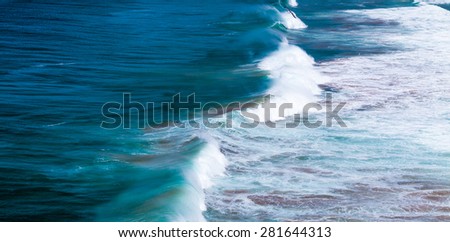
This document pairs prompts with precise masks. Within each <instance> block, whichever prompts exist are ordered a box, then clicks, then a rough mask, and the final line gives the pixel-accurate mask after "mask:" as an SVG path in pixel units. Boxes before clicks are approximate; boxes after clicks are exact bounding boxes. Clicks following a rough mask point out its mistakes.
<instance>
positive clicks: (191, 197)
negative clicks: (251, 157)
mask: <svg viewBox="0 0 450 242" xmlns="http://www.w3.org/2000/svg"><path fill="white" fill-rule="evenodd" d="M201 138H202V139H203V140H204V141H205V142H206V144H205V146H204V147H202V149H201V150H200V152H199V153H198V154H197V156H196V157H195V158H194V159H193V167H192V168H191V169H189V170H188V171H186V172H185V177H186V179H187V181H188V184H189V185H190V186H189V188H188V189H187V191H188V192H187V194H186V196H185V197H184V198H183V199H186V200H188V201H189V202H186V201H184V202H183V203H184V204H189V205H191V206H190V207H189V209H187V208H186V207H184V208H183V209H184V210H189V212H188V213H187V212H186V211H180V213H178V214H179V217H178V218H175V219H174V220H175V221H205V218H204V216H203V212H204V211H206V204H205V189H208V188H210V187H211V186H213V185H214V182H213V180H214V179H215V178H217V177H220V176H223V175H224V174H225V167H226V166H227V164H228V160H227V158H226V157H225V155H224V154H222V152H221V151H220V145H219V143H218V142H217V141H216V140H215V139H214V138H213V137H211V136H207V135H203V136H202V137H201Z"/></svg>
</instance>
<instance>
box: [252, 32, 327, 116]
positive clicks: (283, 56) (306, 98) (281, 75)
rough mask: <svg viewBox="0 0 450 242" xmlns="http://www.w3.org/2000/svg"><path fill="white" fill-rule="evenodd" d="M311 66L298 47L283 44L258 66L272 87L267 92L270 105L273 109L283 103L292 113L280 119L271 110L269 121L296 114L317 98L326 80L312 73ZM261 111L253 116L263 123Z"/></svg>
mask: <svg viewBox="0 0 450 242" xmlns="http://www.w3.org/2000/svg"><path fill="white" fill-rule="evenodd" d="M314 64H315V62H314V59H313V58H312V57H311V56H309V55H308V54H307V53H306V52H305V51H304V50H303V49H301V48H300V47H297V46H295V45H290V44H289V43H288V41H287V40H284V41H283V42H281V44H280V47H279V49H278V50H276V51H275V52H273V53H272V54H270V55H269V56H267V57H266V58H264V59H263V60H262V61H261V62H260V63H259V64H258V68H259V69H261V70H263V71H268V72H269V78H271V79H272V80H273V85H272V86H271V87H270V88H269V90H268V91H267V94H269V95H272V100H271V101H272V102H275V103H276V104H277V107H280V106H281V105H282V104H284V103H289V104H292V109H287V110H285V113H284V116H283V117H280V115H279V114H278V113H275V112H277V111H278V110H276V109H275V110H273V113H270V117H271V118H270V119H271V120H280V119H284V118H285V117H286V116H292V115H294V114H296V113H300V112H301V111H302V109H303V107H304V105H306V104H308V103H311V102H314V101H315V99H316V98H315V95H318V94H320V88H319V87H318V84H321V83H324V82H326V78H325V77H324V76H323V75H321V74H320V73H319V72H318V71H317V70H316V69H315V67H314ZM262 111H263V110H258V111H257V114H258V115H259V116H260V118H261V120H266V118H263V117H262V116H263V115H262Z"/></svg>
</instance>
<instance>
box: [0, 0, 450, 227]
mask: <svg viewBox="0 0 450 242" xmlns="http://www.w3.org/2000/svg"><path fill="white" fill-rule="evenodd" d="M429 2H433V1H429ZM436 2H437V1H436ZM440 3H442V4H441V5H431V4H425V3H419V2H414V1H400V0H398V1H377V0H367V1H356V0H355V1H350V0H345V1H337V0H335V1H331V0H329V1H313V0H311V1H308V0H303V1H298V6H295V4H292V2H291V5H289V3H288V2H287V1H286V2H278V1H268V0H267V1H266V0H259V1H257V0H255V1H244V0H242V1H236V0H218V1H209V2H205V1H202V2H200V1H192V0H189V1H186V0H185V1H178V0H176V1H160V0H154V1H133V2H131V3H130V2H128V3H126V4H125V3H123V2H121V1H109V2H108V3H102V2H101V3H86V2H84V1H75V2H74V1H60V2H58V3H57V4H55V3H51V2H50V1H48V2H47V1H40V2H38V3H37V2H32V3H29V2H22V1H1V2H0V20H1V21H0V32H1V33H2V34H1V35H0V56H1V58H0V62H1V65H0V85H1V90H2V92H1V94H0V104H1V116H0V119H1V123H2V125H1V126H0V128H1V136H0V137H1V138H0V147H1V149H0V157H1V160H0V220H1V221H204V220H206V221H450V217H449V215H448V214H449V212H450V207H449V205H448V204H449V201H450V179H449V178H450V149H449V147H450V136H449V133H448V130H450V122H449V121H450V112H449V108H448V105H449V101H450V96H449V94H448V90H450V84H449V83H450V82H449V81H450V74H449V73H450V63H449V62H450V60H449V59H448V56H450V47H449V46H450V40H449V38H448V36H449V34H450V33H449V31H450V30H449V28H448V26H450V12H448V10H446V9H448V4H444V3H445V1H440ZM284 7H289V8H290V9H291V10H292V11H293V13H295V15H296V16H297V18H294V17H293V15H292V14H290V13H289V12H287V10H286V9H285V8H284ZM309 56H310V57H309ZM312 58H313V59H314V60H315V62H312ZM320 84H322V85H326V86H329V87H332V88H331V89H329V88H328V89H326V90H322V89H320V88H319V87H318V85H320ZM327 90H337V91H333V92H332V94H333V99H334V101H335V102H346V106H345V108H343V110H342V113H341V115H342V118H343V120H344V121H345V123H346V124H347V127H346V128H343V127H339V126H338V125H333V126H332V127H319V128H316V129H308V128H306V127H304V126H300V127H298V128H295V129H286V128H275V129H273V128H268V127H264V126H258V127H257V128H254V129H243V128H239V127H238V126H237V125H236V126H234V127H233V128H219V129H209V128H206V127H202V128H200V129H196V128H177V127H171V128H166V129H145V130H142V129H138V128H137V119H138V117H136V115H135V113H131V118H132V120H133V121H136V122H132V123H133V125H132V128H131V129H122V128H119V129H114V130H110V129H102V128H101V127H100V124H101V122H102V121H104V117H103V116H102V114H101V107H102V105H103V104H104V103H107V102H111V101H114V102H121V100H122V94H123V93H131V94H132V98H133V100H134V101H140V102H155V103H161V102H168V101H170V100H171V99H172V96H173V95H175V94H177V93H181V95H182V96H184V97H186V96H187V95H189V94H191V93H195V94H196V100H197V101H200V102H202V103H204V102H208V101H214V102H219V103H223V104H226V103H230V102H233V101H248V100H259V99H260V97H261V96H262V95H265V94H271V95H273V98H274V101H275V102H277V103H284V102H289V103H293V104H294V106H295V107H300V106H302V105H304V104H305V103H307V102H318V103H324V102H325V101H326V100H325V95H326V94H327V93H329V92H330V91H327ZM161 110H162V109H161V107H160V106H158V105H157V109H156V111H155V112H156V114H157V116H158V117H159V115H160V114H161V112H163V111H161ZM254 111H255V112H259V111H258V110H254ZM293 112H294V113H295V110H294V111H293ZM294 113H292V114H294ZM231 114H232V115H233V122H235V123H240V122H242V121H243V117H242V115H241V114H240V112H239V111H233V112H232V113H231ZM324 116H325V114H324V113H323V112H318V113H315V114H313V117H314V118H317V119H318V120H321V119H323V118H324ZM162 117H163V116H162ZM139 118H142V117H139ZM194 118H196V119H198V118H199V117H194ZM160 119H161V120H158V121H169V122H170V121H171V120H170V119H171V117H169V120H166V118H164V117H163V118H160ZM291 120H292V116H289V117H287V118H286V119H280V120H278V121H277V125H278V126H283V125H284V124H285V123H286V122H289V121H291Z"/></svg>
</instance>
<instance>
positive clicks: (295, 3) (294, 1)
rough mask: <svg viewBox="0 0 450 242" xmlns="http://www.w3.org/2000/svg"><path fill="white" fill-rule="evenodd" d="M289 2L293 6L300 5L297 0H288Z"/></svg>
mask: <svg viewBox="0 0 450 242" xmlns="http://www.w3.org/2000/svg"><path fill="white" fill-rule="evenodd" d="M288 4H289V6H291V7H297V6H298V3H297V1H296V0H289V1H288Z"/></svg>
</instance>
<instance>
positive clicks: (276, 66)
mask: <svg viewBox="0 0 450 242" xmlns="http://www.w3.org/2000/svg"><path fill="white" fill-rule="evenodd" d="M344 13H346V14H348V15H347V16H346V17H348V18H359V20H361V21H359V22H361V23H364V22H365V21H371V22H375V23H377V25H376V26H369V27H367V26H363V27H361V29H357V30H355V32H352V33H351V34H353V35H356V36H358V37H360V39H363V40H364V41H367V42H368V43H377V44H379V45H386V46H391V45H395V46H398V50H397V51H389V50H387V51H386V52H387V53H383V54H373V55H367V56H355V57H349V58H340V59H335V60H332V61H329V62H322V63H319V65H318V67H317V68H314V61H313V60H312V58H310V57H308V55H307V54H306V53H305V52H304V51H302V50H301V49H297V48H294V47H293V46H291V45H289V44H288V43H287V42H285V43H283V44H281V46H280V48H279V50H278V51H275V52H273V53H272V54H270V55H269V56H268V57H266V58H265V59H263V60H262V61H261V62H260V64H259V66H258V67H259V68H261V69H262V70H266V71H268V73H269V76H270V78H271V79H272V80H273V85H272V87H271V88H270V89H269V90H268V93H274V96H275V97H288V98H287V99H291V100H292V99H293V100H296V101H298V102H302V101H304V100H303V99H302V98H299V96H298V95H295V93H302V94H306V95H305V96H304V97H308V98H312V99H314V98H317V97H315V96H314V93H316V92H315V91H316V90H315V89H314V88H309V87H310V86H313V83H314V82H316V83H320V80H323V79H322V78H320V76H323V75H322V74H320V73H324V74H325V75H326V76H327V77H329V78H330V79H329V80H327V82H328V83H329V84H330V85H333V86H335V87H336V88H337V89H340V92H339V93H334V96H333V98H334V100H335V102H338V101H345V102H347V105H346V107H345V109H344V110H343V112H342V115H343V117H344V121H345V122H346V123H347V124H348V128H340V127H330V128H319V129H307V128H304V127H299V128H296V129H271V128H267V127H258V128H255V129H251V130H246V129H239V128H237V129H233V130H218V132H220V133H221V136H220V137H221V138H220V140H221V145H222V147H223V148H224V150H225V155H226V157H227V158H228V160H230V165H229V167H228V171H229V173H230V176H229V177H226V178H223V179H222V180H221V182H220V183H218V185H217V186H215V187H213V188H212V189H211V190H209V191H208V196H207V204H208V207H209V208H211V210H212V212H210V213H208V219H209V220H213V221H216V220H224V219H229V220H242V219H243V218H245V220H249V221H261V220H264V221H272V220H276V221H293V220H295V221H297V220H299V221H310V220H312V221H407V220H412V221H417V220H419V221H441V220H448V219H449V217H448V211H449V209H450V208H449V206H448V199H449V197H448V194H449V191H450V190H449V189H450V183H449V181H448V177H449V176H450V166H449V164H448V157H449V154H450V149H449V147H450V142H449V135H448V132H447V130H450V123H449V122H448V120H449V119H450V113H449V111H448V104H449V101H450V96H449V93H448V90H450V86H449V85H450V76H449V74H448V73H450V69H449V68H450V59H449V58H448V56H450V50H449V49H448V46H450V38H448V37H447V36H450V33H449V31H450V30H449V28H448V26H450V16H449V13H448V11H446V10H444V9H441V8H439V7H437V6H430V5H423V6H419V7H407V8H390V9H389V8H387V9H374V10H352V11H346V12H344ZM332 17H333V16H330V18H332ZM340 17H342V15H340ZM308 70H310V71H312V72H311V73H315V74H307V75H306V76H309V75H310V76H314V75H316V74H317V75H318V77H315V78H311V79H309V78H306V79H300V80H299V79H298V78H297V77H298V76H302V75H304V73H310V72H308ZM292 73H295V74H294V75H291V74H292ZM295 80H296V81H298V82H296V81H295ZM310 80H313V81H311V82H310ZM317 80H319V81H317ZM297 84H298V85H297ZM296 88H298V90H300V92H297V91H292V90H294V89H295V90H297V89H296ZM308 98H305V100H307V99H308ZM322 115H323V113H318V114H317V116H316V117H317V118H318V119H320V118H321V117H322ZM279 122H290V120H285V121H279Z"/></svg>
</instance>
